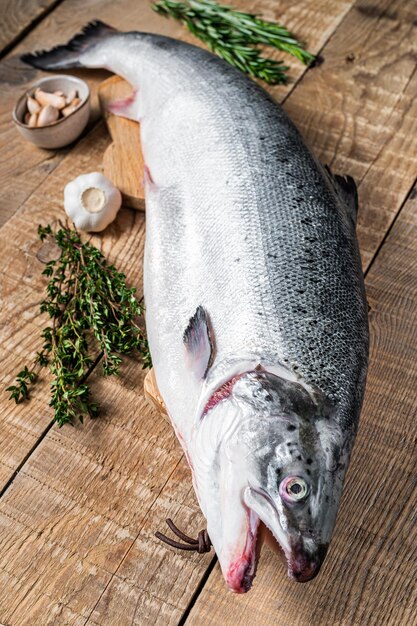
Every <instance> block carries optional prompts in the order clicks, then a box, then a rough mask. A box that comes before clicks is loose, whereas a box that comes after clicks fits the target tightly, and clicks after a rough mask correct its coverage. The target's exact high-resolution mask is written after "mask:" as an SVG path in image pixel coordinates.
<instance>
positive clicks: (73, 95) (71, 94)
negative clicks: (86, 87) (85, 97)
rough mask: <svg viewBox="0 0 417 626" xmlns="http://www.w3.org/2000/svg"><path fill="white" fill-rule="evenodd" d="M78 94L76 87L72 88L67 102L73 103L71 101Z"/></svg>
mask: <svg viewBox="0 0 417 626" xmlns="http://www.w3.org/2000/svg"><path fill="white" fill-rule="evenodd" d="M77 96H78V92H77V90H76V89H71V91H69V92H68V95H67V104H71V102H72V101H73V100H74V98H76V97H77Z"/></svg>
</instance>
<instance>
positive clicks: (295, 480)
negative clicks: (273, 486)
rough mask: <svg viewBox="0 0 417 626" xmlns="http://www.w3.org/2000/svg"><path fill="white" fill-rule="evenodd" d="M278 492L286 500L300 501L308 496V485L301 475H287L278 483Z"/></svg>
mask: <svg viewBox="0 0 417 626" xmlns="http://www.w3.org/2000/svg"><path fill="white" fill-rule="evenodd" d="M279 492H280V495H281V498H282V499H283V500H284V501H286V502H300V501H301V500H304V499H305V498H306V497H307V496H308V493H309V487H308V484H307V483H306V481H305V480H304V478H301V476H287V478H284V480H283V481H282V482H281V483H280V486H279Z"/></svg>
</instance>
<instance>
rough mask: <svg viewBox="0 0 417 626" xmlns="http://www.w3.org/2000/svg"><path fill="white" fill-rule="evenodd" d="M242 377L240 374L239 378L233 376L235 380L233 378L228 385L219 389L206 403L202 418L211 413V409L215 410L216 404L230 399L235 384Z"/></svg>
mask: <svg viewBox="0 0 417 626" xmlns="http://www.w3.org/2000/svg"><path fill="white" fill-rule="evenodd" d="M242 376H243V374H238V375H237V376H233V378H231V379H230V380H228V381H227V382H226V383H224V385H222V386H221V387H219V388H218V389H217V390H216V391H215V392H214V393H213V395H212V396H210V398H209V400H208V402H207V403H206V405H205V407H204V411H203V415H202V417H204V416H205V415H206V414H207V413H208V412H209V411H210V409H212V408H214V407H215V406H216V404H218V403H219V402H221V401H222V400H226V399H227V398H229V397H230V395H231V393H232V390H233V387H234V385H235V383H236V382H237V381H238V380H239V378H242Z"/></svg>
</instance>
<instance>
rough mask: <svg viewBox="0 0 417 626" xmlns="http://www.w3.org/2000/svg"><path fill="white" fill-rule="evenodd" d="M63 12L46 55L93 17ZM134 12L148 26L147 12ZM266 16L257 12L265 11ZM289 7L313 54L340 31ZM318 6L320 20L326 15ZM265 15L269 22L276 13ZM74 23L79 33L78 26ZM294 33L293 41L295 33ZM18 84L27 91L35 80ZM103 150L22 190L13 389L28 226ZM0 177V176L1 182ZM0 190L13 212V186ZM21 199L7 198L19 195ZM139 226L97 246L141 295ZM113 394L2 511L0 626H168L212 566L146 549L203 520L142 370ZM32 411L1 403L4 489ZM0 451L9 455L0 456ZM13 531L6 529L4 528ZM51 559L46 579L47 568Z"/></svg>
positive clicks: (0, 235) (10, 291)
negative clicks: (146, 397)
mask: <svg viewBox="0 0 417 626" xmlns="http://www.w3.org/2000/svg"><path fill="white" fill-rule="evenodd" d="M66 4H67V2H66V3H64V5H62V7H60V8H59V10H58V9H57V10H56V11H54V14H53V15H52V16H51V18H48V20H46V23H45V25H44V26H43V28H44V30H43V31H42V32H43V38H45V36H47V40H48V44H49V42H50V39H54V40H55V41H51V42H50V43H55V42H58V41H62V40H63V39H65V38H67V37H68V36H69V35H70V34H72V33H73V31H74V30H76V29H77V28H79V26H80V25H81V24H82V23H83V22H85V21H87V19H90V18H92V17H95V15H94V14H92V15H89V16H88V18H85V17H84V16H86V14H87V13H88V11H90V12H91V11H93V10H94V7H93V8H91V7H90V6H87V7H85V6H83V3H81V2H68V4H69V5H70V6H71V7H72V12H71V15H69V14H67V13H65V11H64V9H65V6H66ZM84 4H86V3H84ZM137 4H138V5H139V7H140V9H141V13H142V15H144V16H145V18H146V11H147V10H148V9H147V8H146V7H144V6H143V4H141V3H137ZM336 5H337V6H336ZM102 6H103V7H104V9H103V12H101V18H102V19H105V20H106V19H107V20H108V21H109V22H111V23H113V24H115V25H119V26H120V23H118V21H117V20H120V21H122V20H124V21H125V23H126V24H127V26H125V28H126V27H127V28H128V27H131V26H132V23H134V22H135V19H136V21H137V23H138V25H139V24H141V23H143V21H142V22H141V21H140V16H139V17H136V16H138V13H136V12H135V11H136V4H135V7H134V10H132V11H130V13H129V15H128V16H127V17H126V16H124V15H121V12H122V10H123V7H122V8H120V6H119V5H118V15H117V16H113V18H112V16H111V7H110V3H102V5H101V6H100V8H102ZM123 6H127V5H123ZM129 6H130V5H129ZM132 6H133V5H132ZM242 6H243V5H242ZM263 6H265V8H266V4H265V5H263ZM268 6H269V7H271V6H272V5H271V3H268ZM280 6H282V5H280ZM299 6H300V7H301V10H300V13H299V14H298V13H297V11H298V10H299V9H297V11H296V10H295V8H292V7H289V8H288V12H289V13H292V15H294V16H295V15H296V13H297V15H302V16H303V19H307V18H308V19H311V20H312V23H313V24H314V28H315V30H316V33H315V37H316V39H315V41H316V42H319V41H325V39H322V37H323V32H324V33H326V36H328V35H329V24H333V25H334V24H336V23H338V21H340V18H341V16H342V15H344V13H345V12H346V10H347V9H348V6H350V5H348V3H330V4H329V3H327V2H326V3H324V2H318V1H317V0H316V2H313V1H311V2H304V3H303V5H301V4H300V5H299ZM257 7H258V5H257ZM306 7H308V10H306ZM317 7H320V11H319V12H318V15H320V13H322V14H323V15H322V17H323V18H325V19H324V22H323V30H321V27H318V25H317V22H316V21H315V19H317V16H316V14H315V13H314V8H317ZM326 7H327V9H328V13H327V14H326V15H324V13H325V12H326ZM245 8H247V5H245ZM106 11H107V15H106ZM274 11H276V12H277V14H278V13H279V7H277V9H274ZM303 11H304V13H303ZM113 12H114V8H113ZM313 14H314V15H313ZM67 16H68V23H67V22H66V21H65V28H64V27H63V26H62V24H63V23H64V18H65V20H66V19H67ZM329 16H330V17H329ZM155 17H156V16H153V19H155ZM268 17H273V15H272V16H271V15H269V16H268ZM52 18H54V19H52ZM146 19H147V18H146ZM156 19H157V25H158V28H157V29H156V30H159V31H161V30H162V29H161V28H159V26H160V24H161V25H162V24H165V26H166V25H170V24H171V25H173V24H174V23H173V22H164V21H163V20H162V21H161V20H160V18H156ZM300 19H301V18H300ZM61 20H62V21H61ZM76 20H78V21H79V23H77V24H76V25H74V22H75V21H76ZM332 20H333V21H332ZM145 21H146V20H145ZM283 21H284V19H283ZM287 23H288V22H287ZM71 24H72V26H71ZM300 24H301V22H300ZM326 25H327V26H326ZM67 27H68V28H67ZM291 27H292V28H294V26H293V25H291ZM169 28H171V26H169ZM178 28H179V27H178ZM39 29H40V30H41V27H39ZM37 30H38V29H37ZM53 30H54V32H53V33H52V31H53ZM294 30H296V31H297V32H298V33H299V34H300V35H301V36H303V33H302V32H301V30H300V29H299V28H294ZM64 31H65V33H64ZM181 32H182V31H181ZM305 32H308V29H306V31H305ZM50 33H52V34H51V37H49V34H50ZM304 38H306V39H309V37H308V36H304ZM313 39H314V38H313ZM31 41H32V40H31ZM39 45H41V46H42V47H44V45H45V43H44V41H43V42H42V43H40V42H39V41H37V42H36V41H32V43H30V45H29V44H28V45H27V46H26V48H29V47H38V46H39ZM312 49H315V48H314V47H313V48H312ZM29 71H31V70H29ZM299 71H300V73H301V71H302V68H300V69H299ZM315 71H316V70H315ZM36 75H37V73H36ZM99 76H100V77H101V76H102V75H100V74H97V75H96V78H94V80H96V79H98V77H99ZM25 80H33V76H32V78H28V77H26V79H25ZM21 88H22V83H21V84H20V89H21ZM286 89H287V90H288V89H289V88H286ZM286 89H283V90H280V89H277V90H276V91H275V90H274V93H276V94H277V95H279V97H281V98H282V97H284V96H285V94H286V93H288V91H286ZM0 106H1V105H0ZM0 132H1V127H0ZM106 145H107V139H106V137H105V135H104V132H103V129H102V128H99V129H98V130H97V131H95V132H94V133H93V134H92V135H91V136H90V137H87V138H86V139H85V140H84V143H83V144H78V145H77V146H76V147H75V148H73V149H72V150H71V151H70V152H69V154H68V153H65V154H68V155H67V156H65V158H64V157H63V156H58V157H53V159H52V161H53V167H52V169H53V172H49V173H47V174H45V175H43V176H41V177H40V178H38V179H37V185H36V188H34V183H33V180H32V182H29V183H28V184H27V186H26V187H25V194H29V198H28V199H27V200H26V201H25V202H24V204H23V206H21V208H20V210H19V212H18V214H17V215H15V217H13V218H12V219H11V220H9V222H8V223H7V224H6V226H5V227H4V228H3V229H2V230H1V231H0V241H1V246H0V254H2V257H1V258H0V266H1V267H2V268H5V274H4V276H5V277H7V280H6V291H7V297H5V299H4V306H5V307H6V313H7V315H8V316H9V317H8V319H9V320H10V319H11V318H10V316H11V315H12V314H13V309H14V313H15V317H16V318H20V319H22V320H23V322H24V324H23V326H22V327H20V326H19V329H20V330H19V329H18V328H17V326H16V328H14V326H13V331H15V332H11V328H10V324H9V326H8V327H7V326H4V327H3V328H2V329H0V339H1V332H4V333H6V334H5V337H6V339H7V341H6V342H4V341H0V344H1V345H2V346H3V347H6V357H8V358H9V360H8V361H7V363H6V365H7V369H6V368H4V369H3V371H4V372H5V373H6V374H7V376H8V377H9V378H10V377H11V376H12V374H13V373H14V371H15V367H16V366H19V365H20V364H23V363H24V362H25V360H26V359H25V357H27V356H29V354H30V353H31V352H33V351H34V350H35V349H36V348H37V347H38V346H37V345H36V346H35V342H36V338H37V333H36V332H35V331H36V324H38V323H39V322H38V321H37V320H36V319H35V318H33V316H32V314H31V311H30V309H28V310H26V309H25V308H24V307H25V306H26V304H27V302H32V303H34V302H35V299H36V297H38V298H39V293H40V287H41V281H40V280H39V278H38V273H39V269H38V268H37V267H36V264H35V260H34V251H35V245H34V237H33V236H32V233H33V228H34V225H35V224H36V223H37V222H38V221H43V222H45V221H48V220H51V219H54V218H56V216H57V215H59V214H60V213H59V209H57V207H58V206H59V205H60V203H61V202H62V189H63V186H64V184H65V182H67V180H68V179H70V178H72V177H73V176H75V175H77V174H78V173H81V172H85V171H88V170H92V169H96V167H97V165H98V163H99V161H100V155H101V154H102V152H103V149H104V147H105V146H106ZM25 149H26V146H25V148H24V149H22V151H21V155H20V157H19V158H20V165H21V172H20V176H21V177H22V181H23V182H24V180H25V178H26V176H27V175H28V174H27V172H26V170H25V167H26V164H27V163H28V164H29V163H30V159H29V160H28V161H26V157H27V153H26V152H25ZM36 152H38V151H36ZM3 154H5V152H4V151H3ZM22 164H23V165H22ZM15 165H16V163H15ZM7 167H8V164H6V165H4V168H5V170H7ZM32 169H33V178H35V177H36V176H37V173H38V172H39V171H41V161H36V163H35V165H33V168H32ZM2 170H3V166H2ZM4 175H5V178H6V174H4ZM9 191H10V197H11V199H12V200H14V197H15V196H14V195H13V193H12V187H9ZM18 192H19V193H20V191H19V190H17V191H16V190H15V194H16V193H18ZM22 197H26V196H25V195H24V194H23V196H22ZM19 202H20V204H21V200H20V201H19ZM19 202H17V203H16V204H15V206H18V205H19ZM140 220H143V218H140V216H138V215H133V212H131V211H122V212H121V213H120V215H119V217H118V219H117V221H116V222H115V224H114V225H113V226H112V227H111V228H110V229H109V230H108V231H106V233H105V234H104V235H103V236H100V237H98V238H97V239H96V241H97V242H98V243H99V245H100V246H101V247H103V249H104V251H105V252H106V253H108V254H110V255H111V258H112V259H117V263H118V265H119V266H120V268H121V269H122V270H124V271H126V272H127V274H128V277H129V279H130V280H131V281H132V282H133V283H134V284H136V285H137V286H138V287H140V282H141V274H140V272H141V247H142V245H143V221H140ZM18 249H19V251H20V252H19V253H18ZM3 250H4V251H5V252H4V253H3V252H2V251H3ZM22 258H23V260H22ZM13 354H15V355H16V356H15V358H14V362H13V358H12V355H13ZM16 361H18V362H16ZM109 382H110V381H107V383H106V385H105V386H104V385H102V381H101V380H100V379H96V380H95V381H94V390H95V393H97V397H99V398H100V399H101V400H102V403H103V405H104V408H105V415H104V416H103V418H101V419H100V420H98V421H96V422H94V423H87V424H86V425H85V427H84V428H80V427H77V428H76V429H71V428H65V429H64V430H61V431H58V430H57V429H55V428H54V429H52V430H51V431H50V432H49V433H48V435H47V436H46V437H45V439H44V440H43V441H42V443H41V445H39V447H38V448H37V449H36V451H35V452H34V453H33V454H32V455H31V457H30V459H29V461H28V462H26V463H25V465H24V467H23V469H22V470H21V471H20V473H19V475H18V477H17V478H16V479H15V481H14V483H13V485H12V486H11V487H10V488H9V489H8V490H7V492H6V494H5V495H4V496H3V498H2V499H1V501H0V502H1V504H0V515H2V517H1V520H3V521H2V524H3V531H2V533H0V554H1V555H2V557H0V577H1V578H0V579H1V580H2V581H4V583H5V584H6V586H7V589H8V592H7V593H6V592H5V591H4V592H3V593H2V592H1V591H0V621H5V622H6V623H7V622H9V623H11V625H12V626H15V625H16V624H20V623H28V624H33V623H36V624H37V625H38V624H39V626H43V624H47V623H51V622H50V621H49V622H48V620H50V619H51V616H56V617H54V619H55V621H54V622H53V623H54V624H55V623H56V624H60V623H62V624H66V623H74V624H76V625H77V626H78V624H79V623H86V621H87V623H89V624H90V625H93V624H96V625H98V624H100V625H104V624H115V623H117V624H122V625H123V624H124V623H126V624H132V623H134V624H135V623H137V624H141V623H146V622H149V623H155V622H156V623H158V624H165V623H167V624H169V623H177V621H178V617H179V615H182V614H183V612H184V610H185V608H186V607H187V605H188V602H189V601H190V599H191V596H192V594H193V592H194V589H195V588H196V585H197V584H198V581H199V580H200V579H201V576H202V573H203V572H204V571H205V569H206V567H207V564H208V562H209V559H210V556H206V557H204V558H203V559H201V557H198V556H197V555H185V556H184V555H182V554H180V555H177V554H175V553H173V552H172V551H171V550H170V549H169V548H166V547H165V546H159V545H158V544H156V543H155V541H154V539H153V537H152V533H153V530H154V529H155V528H156V527H158V528H159V529H160V530H163V525H162V524H161V522H162V520H163V519H164V518H165V517H167V516H168V515H172V516H173V517H174V519H175V520H176V521H177V523H178V524H179V525H180V526H181V527H183V528H184V530H189V532H195V531H197V530H198V529H199V528H200V524H202V519H201V514H200V513H199V512H198V508H197V506H196V502H195V499H194V495H193V494H192V491H191V481H190V476H189V473H188V470H187V468H186V467H185V464H184V461H183V460H182V457H181V451H180V448H179V446H178V443H177V441H176V440H175V437H174V436H173V434H172V432H171V429H170V428H169V427H168V426H167V425H165V423H164V422H163V421H162V420H161V419H160V417H159V416H157V415H156V414H155V413H152V412H151V411H150V409H149V408H147V407H145V405H144V404H143V398H142V390H141V379H140V366H139V365H138V364H135V363H129V364H128V366H127V368H126V371H125V373H124V376H123V378H122V379H121V380H120V381H113V382H112V383H111V385H109ZM35 402H36V403H37V404H36V405H35V408H33V401H32V403H31V404H28V405H22V406H19V407H14V406H13V405H10V404H8V403H7V402H6V401H5V400H4V399H3V405H2V406H3V407H4V412H3V414H0V432H2V433H3V431H4V432H7V428H9V434H8V435H7V440H6V444H3V442H2V441H0V458H2V459H3V458H4V459H6V464H5V466H4V467H5V469H3V466H0V470H1V471H0V477H2V476H3V478H4V479H5V477H6V475H7V472H8V471H10V472H12V471H13V470H14V469H16V463H19V462H21V461H22V459H23V458H24V456H25V455H26V453H27V452H28V451H29V450H30V449H31V447H32V445H33V441H34V439H35V440H36V437H37V436H39V435H40V433H41V432H42V431H43V430H44V428H45V426H47V425H48V422H49V419H48V415H47V413H46V412H43V410H42V408H41V406H42V407H45V406H46V404H47V394H46V387H45V386H42V385H39V386H38V387H37V390H36V393H35ZM31 407H32V412H31ZM32 415H33V418H32ZM28 424H30V426H28ZM26 431H28V432H29V434H28V435H27V433H26ZM16 442H17V443H16ZM3 445H5V449H7V454H6V455H5V456H4V457H3V447H2V446H3ZM158 461H160V462H161V465H160V466H159V465H158V464H157V463H158ZM103 476H104V477H105V478H104V480H103V481H101V480H100V479H101V477H103ZM164 480H165V482H164ZM10 519H12V520H13V523H12V522H8V521H7V520H10ZM89 521H91V524H92V527H91V526H89ZM40 531H41V536H40V537H38V533H39V532H40ZM126 533H128V534H126ZM48 561H51V565H50V569H47V568H45V565H44V564H45V563H48ZM80 562H81V565H82V566H83V569H82V570H81V571H80V567H81V565H80ZM84 562H85V569H84ZM94 573H96V574H97V580H96V579H95V577H94V576H95V574H94ZM222 593H224V592H223V590H222ZM255 623H256V622H255Z"/></svg>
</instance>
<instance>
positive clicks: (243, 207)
mask: <svg viewBox="0 0 417 626" xmlns="http://www.w3.org/2000/svg"><path fill="white" fill-rule="evenodd" d="M155 49H156V50H157V54H156V55H155V58H154V61H155V64H156V65H157V67H158V72H159V76H160V78H161V80H165V81H166V84H167V85H169V80H170V77H171V80H172V81H174V83H173V88H172V91H171V92H170V91H169V90H168V93H167V98H166V101H165V102H162V101H159V102H158V103H157V105H158V107H159V113H158V115H157V116H156V115H154V116H152V118H151V116H149V119H148V120H147V116H146V110H145V111H144V117H143V121H142V126H143V133H144V138H145V141H144V152H145V158H146V159H147V157H148V156H149V158H150V160H151V170H152V175H153V177H154V178H155V181H156V189H149V188H148V189H147V243H146V257H147V258H146V267H145V295H146V306H147V326H148V332H149V340H150V346H151V351H152V357H153V360H154V364H155V370H156V373H157V378H158V383H159V381H160V386H161V387H162V388H163V391H165V394H163V395H164V397H165V395H166V396H167V398H166V400H167V405H168V407H170V405H171V413H172V415H173V417H174V421H175V414H176V413H177V414H178V413H180V412H181V407H180V406H179V403H180V402H181V400H176V399H175V393H176V392H175V390H177V392H178V389H182V388H184V377H186V376H187V375H190V372H189V364H187V363H186V361H185V360H184V357H183V356H182V355H183V350H182V335H183V332H184V330H185V328H186V326H187V323H188V320H189V319H190V317H191V316H192V315H193V314H194V312H195V310H196V308H197V306H199V305H202V306H204V307H205V309H206V310H207V312H208V315H209V316H210V320H211V323H212V327H213V331H214V340H215V345H216V354H215V362H214V366H215V365H216V363H218V362H227V361H228V360H230V361H236V359H238V358H239V357H240V356H241V357H242V359H245V358H246V357H247V356H248V355H251V356H252V357H254V358H255V359H256V358H259V360H261V359H262V358H263V357H267V358H268V359H269V360H271V361H274V362H276V363H277V364H282V365H284V366H285V367H287V368H288V369H290V370H292V371H293V372H294V373H296V374H297V375H298V376H300V378H301V379H303V380H304V381H305V382H306V383H308V384H311V385H314V386H316V387H318V388H319V389H320V390H321V391H322V392H323V393H324V394H325V395H326V396H327V397H328V398H329V399H331V400H332V401H333V402H334V403H335V404H336V405H337V407H338V415H339V420H340V423H341V425H342V426H343V427H350V426H352V425H355V423H356V421H357V419H358V415H359V411H360V407H361V402H362V395H363V387H364V380H365V374H366V364H367V350H368V331H367V310H366V301H365V294H364V286H363V276H362V270H361V265H360V257H359V252H358V246H357V242H356V235H355V231H354V225H353V220H352V217H351V216H350V214H349V209H348V208H347V207H346V206H345V205H344V204H343V201H342V200H341V197H339V195H338V194H337V193H336V191H335V189H334V186H333V185H332V184H331V183H330V181H329V179H328V175H327V174H326V172H325V171H324V169H323V168H322V166H321V165H320V164H319V163H317V161H316V160H315V159H314V157H313V156H312V155H311V153H310V152H309V150H308V149H307V147H306V146H305V144H304V142H303V140H302V138H301V136H300V134H299V133H298V131H297V130H296V128H295V127H294V125H293V124H292V122H291V121H290V120H289V118H288V116H287V115H286V114H285V112H284V111H283V110H282V108H281V107H280V106H279V105H278V104H276V103H275V102H274V101H273V100H272V99H271V98H270V97H269V95H268V94H267V93H266V92H265V91H264V90H262V89H261V88H260V87H258V86H257V85H256V84H255V83H253V81H251V80H249V79H248V78H246V77H245V76H243V75H242V74H240V73H239V72H237V71H235V70H234V69H233V68H231V67H229V66H228V65H226V64H224V63H223V62H221V61H219V60H218V59H216V58H214V57H213V56H211V55H208V54H207V53H206V52H204V51H202V50H199V49H196V48H193V47H187V46H183V44H178V43H177V42H170V41H168V42H167V41H166V40H162V45H158V46H157V47H156V48H155ZM161 55H162V57H163V58H161ZM161 66H163V68H164V70H163V71H162V72H161V69H160V68H161ZM150 68H152V61H150V62H149V65H148V68H147V69H148V71H149V69H150ZM196 68H197V71H196ZM155 106H156V103H155V101H152V98H150V100H149V108H150V110H155ZM168 120H169V123H168ZM148 136H149V137H150V138H152V150H150V149H148V148H147V143H146V137H148ZM173 141H174V143H175V150H174V151H173V148H172V142H173ZM173 156H175V168H176V173H175V176H174V177H172V164H171V170H170V168H169V165H168V163H167V160H168V159H171V163H172V158H173ZM164 164H165V165H164ZM167 172H170V176H168V174H167ZM187 368H188V369H187ZM158 373H159V376H158ZM164 378H165V382H164ZM190 393H191V392H190ZM193 402H194V405H195V403H196V398H195V400H193ZM191 404H192V403H191ZM176 405H177V406H176ZM188 406H190V404H188ZM182 407H183V409H182V410H184V403H183V404H182Z"/></svg>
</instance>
